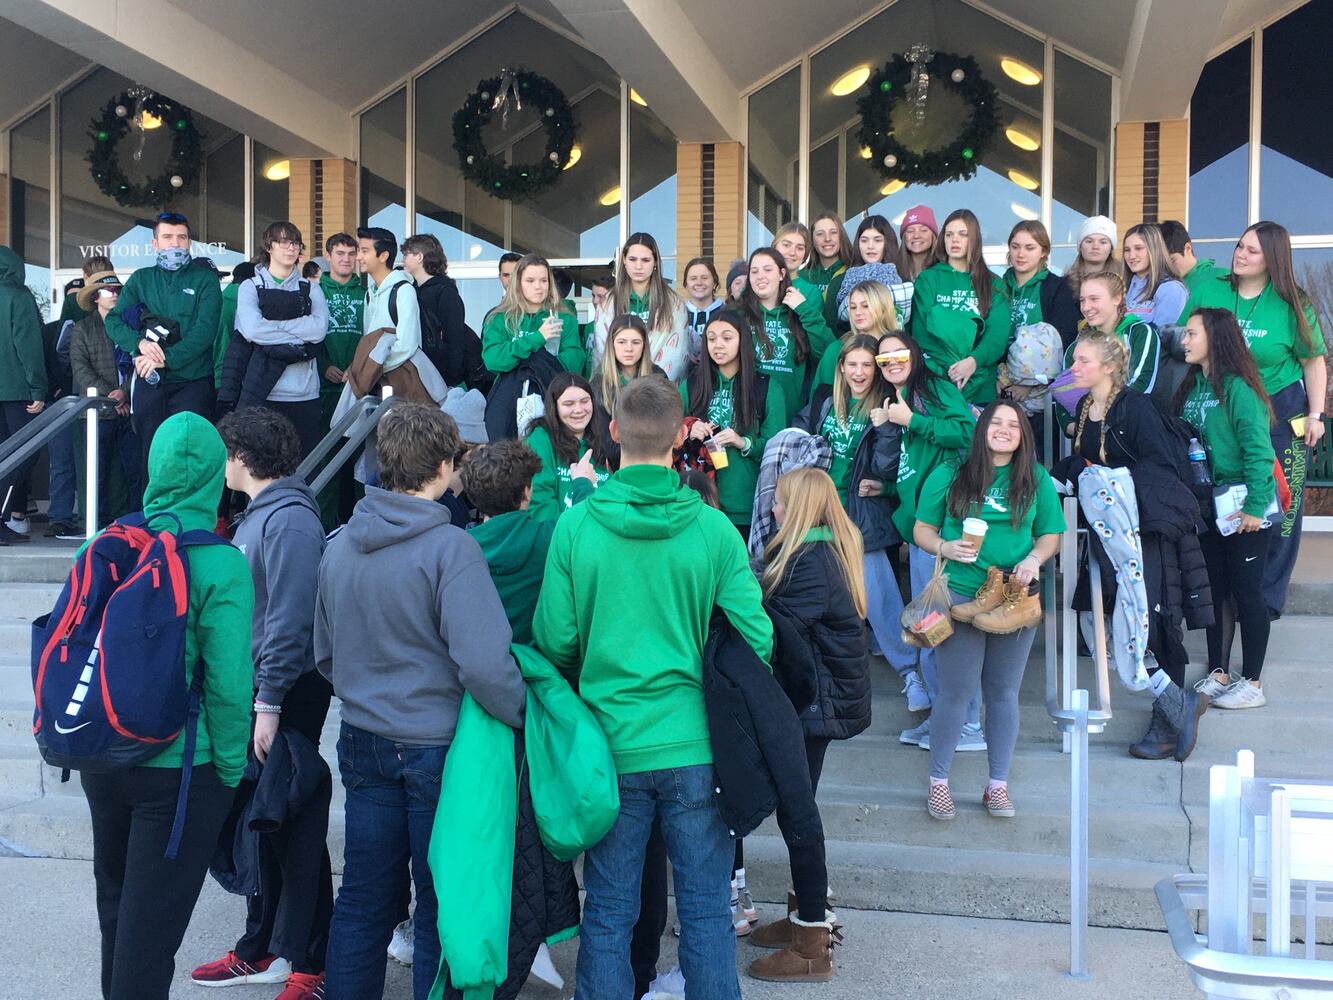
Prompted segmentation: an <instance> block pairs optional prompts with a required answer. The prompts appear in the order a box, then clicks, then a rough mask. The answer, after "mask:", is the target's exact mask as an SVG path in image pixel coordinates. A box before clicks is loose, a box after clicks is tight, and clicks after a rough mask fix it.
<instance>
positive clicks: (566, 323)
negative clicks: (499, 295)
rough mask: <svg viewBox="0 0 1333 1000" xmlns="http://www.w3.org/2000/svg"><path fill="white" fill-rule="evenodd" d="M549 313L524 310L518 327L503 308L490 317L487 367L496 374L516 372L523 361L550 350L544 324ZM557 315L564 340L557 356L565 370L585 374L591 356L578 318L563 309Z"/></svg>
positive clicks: (484, 348)
mask: <svg viewBox="0 0 1333 1000" xmlns="http://www.w3.org/2000/svg"><path fill="white" fill-rule="evenodd" d="M548 315H550V313H549V311H548V310H546V309H539V310H537V312H533V313H524V314H523V317H522V319H520V320H519V324H518V329H517V330H514V329H511V328H510V325H509V319H508V317H507V316H505V314H504V312H503V311H502V310H500V309H496V310H495V311H494V312H492V313H491V314H490V315H489V316H487V317H486V322H485V323H483V324H482V327H481V361H482V364H484V365H485V366H486V370H487V371H489V372H490V373H491V374H493V375H502V374H504V373H505V372H512V371H513V370H514V369H515V368H517V367H518V365H519V362H520V361H523V360H524V359H525V358H529V357H531V356H532V355H533V354H535V353H537V352H538V351H544V350H546V338H545V337H543V336H542V323H544V322H545V321H546V317H547V316H548ZM555 315H556V317H557V318H558V319H559V320H560V343H559V345H558V346H559V349H558V352H557V353H556V355H555V359H556V360H557V361H558V362H560V367H561V368H563V369H564V370H565V371H567V372H574V373H575V374H581V373H582V372H583V366H584V365H585V364H586V363H587V360H588V355H587V353H586V352H585V351H584V350H583V338H582V337H580V336H579V320H578V317H577V316H575V315H574V314H573V313H570V312H565V311H564V310H563V309H562V310H561V311H560V312H558V313H556V314H555Z"/></svg>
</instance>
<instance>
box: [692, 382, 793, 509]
mask: <svg viewBox="0 0 1333 1000" xmlns="http://www.w3.org/2000/svg"><path fill="white" fill-rule="evenodd" d="M735 381H736V380H735V379H730V378H727V377H726V376H725V375H722V374H720V373H719V376H718V384H717V387H716V388H715V389H714V390H713V398H712V399H711V400H709V402H708V422H709V423H710V424H713V425H715V426H716V427H717V428H718V429H719V430H725V429H726V428H728V427H731V428H732V429H733V430H735V431H736V433H737V434H739V435H741V437H748V438H749V439H750V450H749V451H748V452H747V453H745V454H741V451H740V449H739V448H736V447H734V446H728V448H727V467H726V468H725V469H718V470H717V498H718V503H719V504H720V505H721V508H722V513H724V514H726V515H727V517H728V518H730V520H731V523H732V524H739V525H744V526H746V527H749V524H750V520H751V518H752V517H753V516H754V491H755V486H756V485H757V484H758V482H759V465H760V463H761V462H763V460H764V447H765V446H766V445H767V444H768V440H769V438H771V437H773V436H774V435H775V434H777V433H778V432H779V431H781V430H782V429H783V428H784V427H786V426H787V425H786V424H785V423H783V417H784V415H785V414H786V412H787V401H786V399H784V398H783V395H782V386H780V385H778V384H777V383H776V382H775V381H773V379H771V378H770V379H769V380H768V383H767V384H768V395H767V397H766V399H765V402H764V419H763V420H762V421H760V423H759V426H758V427H736V426H735V424H734V423H733V420H734V419H735V413H734V411H733V409H732V403H733V395H732V392H733V390H732V385H733V383H734V382H735ZM680 398H681V399H682V400H683V401H684V403H685V409H686V410H688V409H689V408H690V386H689V382H688V381H685V382H682V383H681V384H680Z"/></svg>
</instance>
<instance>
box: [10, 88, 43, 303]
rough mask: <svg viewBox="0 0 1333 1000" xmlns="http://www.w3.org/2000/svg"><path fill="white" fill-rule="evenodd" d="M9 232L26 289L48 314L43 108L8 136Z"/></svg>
mask: <svg viewBox="0 0 1333 1000" xmlns="http://www.w3.org/2000/svg"><path fill="white" fill-rule="evenodd" d="M9 170H10V178H9V232H10V240H11V243H12V247H13V250H14V252H15V253H17V254H18V255H19V256H20V257H22V258H23V264H24V277H25V280H26V281H27V284H28V287H29V288H31V289H32V290H33V294H34V295H35V296H36V297H37V298H38V300H39V301H40V302H41V304H42V308H43V310H44V311H47V312H49V310H50V304H51V301H52V299H51V108H50V106H49V105H48V106H47V107H44V108H42V109H41V110H40V111H38V112H37V113H36V114H33V115H31V116H29V117H28V118H25V119H24V120H23V121H22V122H20V123H19V124H18V125H15V126H14V128H12V129H11V130H10V132H9Z"/></svg>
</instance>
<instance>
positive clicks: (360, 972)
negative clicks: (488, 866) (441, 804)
mask: <svg viewBox="0 0 1333 1000" xmlns="http://www.w3.org/2000/svg"><path fill="white" fill-rule="evenodd" d="M448 749H449V748H448V747H447V746H435V747H422V746H408V745H406V744H402V743H394V742H393V741H392V740H388V739H385V738H384V737H382V736H376V735H374V734H373V733H368V732H366V731H365V730H363V729H357V728H356V727H354V726H349V725H348V724H347V723H345V722H344V723H343V724H342V732H341V734H340V735H339V737H338V770H339V772H341V774H342V782H343V786H344V787H345V788H346V789H347V804H346V807H345V809H344V812H345V814H346V823H347V837H346V846H345V847H344V849H343V880H342V886H341V888H339V890H338V899H337V902H336V903H334V906H333V921H332V923H331V924H330V925H329V947H328V963H327V973H328V977H327V980H326V986H325V992H326V993H327V995H328V998H329V1000H363V998H366V997H379V996H381V995H383V993H384V963H385V957H386V956H385V949H386V948H387V947H388V945H389V938H390V937H391V936H392V935H393V928H394V925H395V924H396V923H397V922H398V921H399V920H400V919H401V915H400V911H401V909H402V888H401V885H402V872H403V870H404V869H405V868H407V866H408V863H409V862H410V863H411V868H412V881H413V883H414V885H415V886H416V898H417V908H416V914H415V919H414V923H413V926H414V928H415V934H416V937H415V942H414V947H415V955H414V958H413V962H412V995H413V997H415V1000H426V998H427V997H428V996H429V995H430V988H431V984H432V983H434V982H435V972H436V970H437V969H438V968H439V965H440V935H439V928H438V927H437V926H436V903H435V887H434V884H433V883H432V881H431V875H430V869H429V867H427V864H426V852H427V849H428V848H429V847H430V832H431V827H432V826H433V825H434V823H435V805H436V803H437V802H438V801H439V798H440V776H441V775H442V774H443V773H444V755H445V752H446V751H447V750H448ZM626 995H628V991H627V992H626Z"/></svg>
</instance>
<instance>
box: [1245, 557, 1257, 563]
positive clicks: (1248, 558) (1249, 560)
mask: <svg viewBox="0 0 1333 1000" xmlns="http://www.w3.org/2000/svg"><path fill="white" fill-rule="evenodd" d="M1258 558H1259V557H1258V556H1246V557H1245V561H1246V562H1254V561H1255V560H1256V559H1258Z"/></svg>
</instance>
